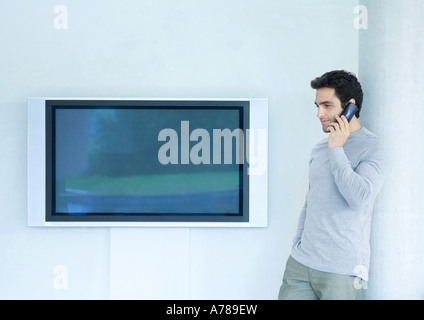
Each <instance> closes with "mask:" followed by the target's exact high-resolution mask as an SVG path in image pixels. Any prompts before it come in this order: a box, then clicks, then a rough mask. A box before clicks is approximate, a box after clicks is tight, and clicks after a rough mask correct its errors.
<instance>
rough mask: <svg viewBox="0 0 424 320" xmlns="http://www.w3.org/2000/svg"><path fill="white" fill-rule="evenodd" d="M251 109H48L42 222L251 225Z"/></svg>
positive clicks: (179, 105)
mask: <svg viewBox="0 0 424 320" xmlns="http://www.w3.org/2000/svg"><path fill="white" fill-rule="evenodd" d="M248 128H249V101H192V100H188V101H178V100H176V101H170V100H160V101H155V100H150V101H148V100H46V220H47V221H232V222H243V221H248V220H249V201H248V200H249V175H248V174H247V166H246V165H244V164H245V162H246V161H245V133H246V130H247V129H248Z"/></svg>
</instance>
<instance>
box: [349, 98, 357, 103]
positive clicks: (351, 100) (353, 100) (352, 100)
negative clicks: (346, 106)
mask: <svg viewBox="0 0 424 320" xmlns="http://www.w3.org/2000/svg"><path fill="white" fill-rule="evenodd" d="M349 102H352V103H353V104H356V100H355V99H353V98H352V99H350V100H349ZM349 102H348V103H349Z"/></svg>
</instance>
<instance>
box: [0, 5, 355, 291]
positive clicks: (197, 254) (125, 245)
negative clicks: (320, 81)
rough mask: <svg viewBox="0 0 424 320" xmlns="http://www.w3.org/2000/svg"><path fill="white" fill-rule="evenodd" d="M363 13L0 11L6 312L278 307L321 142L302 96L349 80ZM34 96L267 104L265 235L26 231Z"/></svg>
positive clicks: (0, 242)
mask: <svg viewBox="0 0 424 320" xmlns="http://www.w3.org/2000/svg"><path fill="white" fill-rule="evenodd" d="M59 4H61V5H64V6H66V8H67V12H68V29H66V30H56V29H55V28H54V24H53V22H54V19H55V18H56V17H57V15H58V14H55V13H54V12H53V9H54V7H55V6H56V5H59ZM357 4H358V1H357V0H344V1H340V0H322V1H315V0H300V1H281V0H274V1H263V0H250V1H246V0H231V1H227V0H225V1H224V0H221V1H216V0H214V1H212V0H210V1H203V0H199V1H189V0H181V1H172V0H159V1H150V0H145V1H136V0H124V1H104V0H102V1H100V0H92V1H82V0H72V1H68V0H64V1H60V2H59V1H50V0H48V1H47V0H46V1H30V0H16V1H7V2H6V1H3V3H2V9H1V10H0V43H1V46H0V47H1V50H0V133H1V134H0V152H1V157H0V179H1V183H0V203H1V210H0V283H1V285H0V298H2V299H10V298H11V299H22V298H24V299H35V298H41V299H50V298H54V299H108V298H151V299H155V298H163V299H166V298H170V299H172V298H183V299H204V298H205V299H206V298H207V299H209V298H210V299H214V298H217V299H227V298H228V299H275V298H276V297H277V294H278V289H279V286H280V282H281V278H282V274H283V271H284V264H285V260H286V259H287V257H288V255H289V253H290V247H291V241H292V238H293V235H294V230H295V227H296V223H297V217H298V214H299V212H300V208H301V207H302V205H303V201H304V197H305V192H306V188H307V169H308V159H309V154H310V151H311V148H312V146H313V145H314V144H315V143H316V142H317V141H319V140H320V139H321V138H323V133H322V132H321V127H320V124H319V122H318V121H317V119H316V109H315V107H314V104H313V101H314V98H315V93H314V91H313V90H312V89H310V87H309V83H310V80H311V79H313V78H314V77H316V76H319V75H321V74H322V73H324V72H326V71H329V70H333V69H340V68H343V69H347V70H350V71H353V72H357V70H358V32H359V31H358V30H356V29H355V28H354V24H353V20H354V18H355V14H354V12H353V9H354V7H355V6H356V5H357ZM29 96H78V97H96V96H97V97H176V98H183V97H199V98H201V97H205V98H243V97H265V98H268V99H269V116H270V119H269V227H267V228H260V229H220V228H218V229H208V228H201V229H196V228H180V229H178V228H177V229H146V228H129V229H122V228H116V229H109V228H30V227H27V226H26V169H25V168H26V109H25V108H26V98H27V97H29ZM55 272H56V273H55ZM65 280H66V281H65Z"/></svg>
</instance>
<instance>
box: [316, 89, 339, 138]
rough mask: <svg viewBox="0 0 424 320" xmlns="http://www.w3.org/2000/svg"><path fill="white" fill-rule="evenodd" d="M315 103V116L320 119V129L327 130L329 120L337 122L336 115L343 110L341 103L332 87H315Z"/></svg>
mask: <svg viewBox="0 0 424 320" xmlns="http://www.w3.org/2000/svg"><path fill="white" fill-rule="evenodd" d="M315 105H316V106H317V107H318V113H317V117H318V118H319V120H320V121H321V125H322V131H324V132H327V133H328V132H329V131H327V129H328V124H329V123H330V122H337V120H336V116H340V114H341V113H342V112H343V108H342V104H341V102H340V100H339V98H338V97H337V96H336V90H335V89H334V88H320V89H317V92H316V98H315Z"/></svg>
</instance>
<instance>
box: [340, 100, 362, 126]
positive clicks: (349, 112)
mask: <svg viewBox="0 0 424 320" xmlns="http://www.w3.org/2000/svg"><path fill="white" fill-rule="evenodd" d="M357 111H358V107H357V106H356V105H355V104H354V103H352V102H349V104H348V105H347V106H346V107H345V108H344V110H343V112H342V114H341V115H340V117H341V116H345V117H346V119H347V121H348V122H350V120H352V118H353V116H354V115H355V113H356V112H357Z"/></svg>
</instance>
